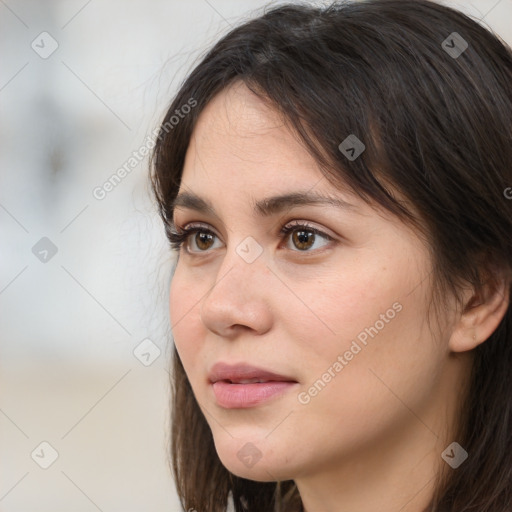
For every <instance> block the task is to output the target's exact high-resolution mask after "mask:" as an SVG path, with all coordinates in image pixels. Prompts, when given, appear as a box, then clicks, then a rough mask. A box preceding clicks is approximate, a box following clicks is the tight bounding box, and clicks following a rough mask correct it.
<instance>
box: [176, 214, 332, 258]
mask: <svg viewBox="0 0 512 512" xmlns="http://www.w3.org/2000/svg"><path fill="white" fill-rule="evenodd" d="M280 233H281V238H283V239H286V238H289V240H290V241H291V242H292V244H293V246H294V247H295V248H297V249H298V251H295V252H314V251H311V250H310V249H311V248H312V247H314V246H315V243H316V242H317V241H318V240H321V239H324V240H325V241H329V240H333V238H332V237H331V236H329V235H328V234H327V233H324V232H323V231H321V230H319V229H317V228H315V227H314V226H310V225H309V224H307V223H302V222H300V221H296V222H295V223H294V224H291V225H290V224H288V225H286V226H283V227H282V228H281V230H280ZM193 235H194V236H193ZM290 235H291V237H290ZM167 236H168V238H169V241H170V243H171V247H172V249H173V250H176V251H179V250H180V249H181V247H182V246H185V249H186V250H187V252H189V253H200V252H207V251H208V250H209V249H212V248H215V247H214V245H213V243H214V241H215V239H216V238H218V237H217V235H216V234H215V233H214V232H213V231H211V230H210V229H208V228H206V227H204V226H202V225H196V226H194V225H192V226H187V227H185V228H176V230H175V231H171V230H169V231H168V233H167ZM325 245H327V242H325V243H324V244H322V245H320V247H323V246H325ZM191 246H192V247H191ZM194 246H195V247H194ZM320 247H316V249H319V248H320ZM288 249H290V246H289V244H288ZM291 250H293V249H291Z"/></svg>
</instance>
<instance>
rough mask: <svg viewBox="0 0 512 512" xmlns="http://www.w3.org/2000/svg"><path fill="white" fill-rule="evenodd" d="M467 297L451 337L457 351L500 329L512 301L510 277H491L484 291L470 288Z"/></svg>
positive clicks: (466, 348)
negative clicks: (511, 299)
mask: <svg viewBox="0 0 512 512" xmlns="http://www.w3.org/2000/svg"><path fill="white" fill-rule="evenodd" d="M464 299H465V302H464V304H465V306H464V308H463V311H462V312H461V313H460V314H459V316H458V317H457V320H456V323H455V325H454V328H453V332H452V334H451V336H450V340H449V347H450V349H451V350H452V351H453V352H465V351H468V350H472V349H473V348H475V347H476V346H478V345H480V343H483V342H484V341H486V340H487V339H488V338H489V337H490V336H491V334H492V333H493V332H494V331H495V330H496V329H497V327H498V325H499V324H500V322H501V320H502V319H503V317H504V316H505V314H506V312H507V309H508V307H509V304H510V280H509V279H506V278H505V277H504V276H500V278H499V279H497V280H493V279H489V280H488V281H487V282H486V283H485V284H484V285H483V288H482V290H481V292H480V293H475V292H474V289H470V290H467V292H466V294H465V297H464Z"/></svg>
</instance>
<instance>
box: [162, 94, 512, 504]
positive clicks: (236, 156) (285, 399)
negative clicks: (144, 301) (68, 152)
mask: <svg viewBox="0 0 512 512" xmlns="http://www.w3.org/2000/svg"><path fill="white" fill-rule="evenodd" d="M309 190H312V191H314V192H317V193H321V194H329V195H330V196H334V197H337V198H342V199H344V200H346V201H348V202H350V203H352V204H353V205H355V206H356V207H357V210H354V211H351V210H342V209H337V208H336V207H335V206H331V205H324V206H300V207H296V208H293V209H292V210H290V209H289V210H286V211H284V212H281V213H277V214H275V215H272V216H270V217H268V218H262V217H260V216H258V215H256V214H255V212H254V211H253V208H252V201H255V200H259V199H262V198H265V197H268V196H270V195H277V194H281V193H288V192H292V191H309ZM182 191H188V192H194V193H195V194H197V195H200V196H201V197H203V198H205V199H208V200H209V201H210V202H211V203H212V205H213V206H214V208H215V211H216V212H217V215H218V217H219V219H217V218H215V217H212V216H211V215H209V214H205V213H200V212H197V211H194V210H191V209H188V208H183V207H180V208H176V210H175V212H174V222H175V224H176V225H177V226H179V227H180V228H183V227H186V226H187V224H190V223H194V224H197V223H200V224H201V225H202V226H203V227H205V228H208V229H210V230H211V231H213V232H214V234H215V235H216V236H215V237H214V239H213V241H212V242H211V243H210V244H209V245H208V244H206V245H205V244H204V243H203V245H201V244H200V243H198V241H197V239H196V238H195V235H194V234H193V235H191V236H190V238H189V244H188V245H189V249H190V250H191V251H192V254H190V253H188V252H187V251H186V246H184V247H183V248H182V249H181V252H180V254H179V260H178V263H177V267H176V270H175V273H174V277H173V280H172V283H171V289H170V316H171V324H172V326H173V337H174V341H175V345H176V348H177V350H178V353H179V356H180V358H181V361H182V363H183V365H184V368H185V371H186V373H187V376H188V378H189V380H190V383H191V385H192V389H193V391H194V394H195V396H196V398H197V400H198V403H199V404H200V407H201V409H202V411H203V413H204V415H205V418H206V420H207V421H208V424H209V426H210V428H211V430H212V433H213V438H214V442H215V447H216V450H217V453H218V455H219V457H220V459H221V461H222V463H223V464H224V465H225V466H226V468H227V469H228V470H229V471H231V472H232V473H234V474H236V475H238V476H241V477H243V478H247V479H252V480H257V481H276V480H289V479H293V480H294V481H295V482H296V484H297V486H298V488H299V491H300V494H301V497H302V500H303V503H304V506H305V510H306V511H307V512H349V511H350V512H370V511H372V512H373V511H375V510H379V511H381V512H388V511H389V512H396V511H398V510H400V511H401V512H413V511H414V512H418V511H420V510H422V507H424V506H426V505H427V503H428V501H429V500H430V498H431V495H432V492H433V489H434V481H435V480H434V477H435V476H436V475H437V474H438V473H439V471H440V470H441V469H442V468H444V467H446V463H445V462H444V461H443V460H442V458H441V453H442V452H443V450H444V449H445V448H446V447H447V446H448V445H449V444H450V443H451V442H452V441H456V439H454V438H453V437H452V434H451V431H453V426H454V424H455V423H454V422H455V418H456V417H457V408H458V407H459V406H460V402H459V400H460V395H461V392H462V391H461V390H462V387H461V386H462V383H463V382H464V381H465V380H467V375H468V371H469V368H470V363H471V354H470V352H469V351H470V350H471V349H472V348H474V346H476V345H477V344H478V343H481V342H483V341H484V340H485V339H487V338H488V337H489V336H490V334H491V333H492V332H493V331H494V330H495V328H496V327H497V325H498V324H499V322H500V320H501V318H502V317H503V314H504V313H505V311H506V308H507V305H508V296H507V295H506V293H505V292H506V288H505V287H503V288H502V289H501V291H500V292H497V293H495V294H493V293H489V294H488V296H485V297H483V298H480V299H479V297H475V296H474V294H473V292H472V290H471V289H469V288H468V290H467V292H466V295H465V299H466V301H467V302H468V303H472V305H473V307H471V308H468V309H467V311H466V310H464V311H459V310H458V309H457V308H456V307H455V302H453V303H449V305H448V307H446V308H443V312H444V317H443V318H439V319H438V321H433V322H431V325H430V328H429V325H428V323H427V307H428V299H429V298H430V294H431V292H432V276H431V269H432V264H431V261H430V259H429V254H428V251H427V248H426V247H425V245H424V242H423V241H422V240H420V238H419V237H418V236H417V234H415V233H414V232H413V231H411V230H410V229H409V228H408V227H406V226H405V225H404V224H402V223H401V222H400V221H398V220H397V219H396V218H394V217H391V216H390V215H388V214H386V213H385V212H383V211H380V210H378V209H376V208H375V207H371V206H370V205H368V204H366V203H365V202H364V201H362V200H361V199H360V198H358V197H357V196H355V195H353V194H351V193H350V191H349V190H348V189H346V190H340V189H336V188H334V187H333V186H332V185H331V184H329V183H328V182H327V181H326V179H325V178H323V175H322V173H321V172H320V170H319V168H318V166H317V164H316V162H315V160H314V159H313V158H312V157H311V156H310V155H309V154H308V153H307V151H306V150H305V149H304V148H303V147H302V145H301V144H300V143H299V142H298V140H297V138H296V137H294V135H293V134H292V132H290V131H289V129H288V128H287V127H286V126H285V125H284V124H283V121H282V120H281V119H280V117H279V116H278V114H277V113H276V112H275V111H273V110H271V109H269V108H268V107H267V106H265V104H264V103H263V102H262V101H261V100H260V99H258V98H257V97H256V96H254V95H253V94H252V93H251V92H250V91H249V90H248V89H247V88H246V87H245V86H243V85H242V84H235V85H234V86H231V87H230V88H228V89H226V90H224V91H223V92H222V93H220V94H219V95H218V96H216V97H215V98H214V99H213V100H212V101H211V102H210V103H209V105H208V106H207V107H206V109H205V110H204V111H203V112H202V114H201V116H200V118H199V121H198V124H197V126H196V128H195V130H194V134H193V137H192V139H191V142H190V145H189V148H188V152H187V155H186V161H185V166H184V172H183V178H182V183H181V187H180V192H182ZM295 220H297V221H303V222H307V223H308V224H310V225H313V226H314V227H316V228H318V229H320V230H321V231H323V232H325V233H327V234H328V235H330V236H331V237H332V238H333V240H332V241H330V240H328V239H325V238H323V237H321V236H319V235H317V236H316V239H315V241H314V244H313V243H311V244H309V245H312V247H309V246H308V248H307V250H306V251H301V250H300V248H297V246H296V245H294V243H293V233H292V235H288V236H286V237H285V238H281V236H282V235H280V234H279V229H280V228H281V227H282V226H283V225H287V224H290V221H295ZM299 231H300V229H299ZM248 236H251V237H253V238H254V239H255V240H256V241H257V242H258V244H259V245H260V246H261V248H262V249H263V252H262V254H261V255H259V257H258V258H256V259H255V261H253V262H252V263H247V262H246V261H245V260H244V259H242V257H241V256H240V255H239V254H238V253H237V252H236V248H237V246H238V245H239V244H240V243H241V242H242V241H243V240H244V239H245V238H246V237H248ZM201 251H202V252H201ZM396 303H399V304H400V305H401V310H400V312H397V313H396V315H394V318H393V319H391V320H389V321H388V322H386V323H385V326H384V327H383V328H382V329H381V330H379V332H378V334H377V335H375V336H374V337H373V338H371V337H368V341H367V345H366V346H364V345H362V344H361V343H359V345H360V346H361V347H362V349H361V350H360V351H359V352H358V353H357V355H354V356H353V358H352V359H351V360H350V361H348V362H347V361H346V362H347V364H346V366H344V367H343V369H342V370H341V371H339V372H338V373H335V374H336V376H335V377H334V378H332V379H331V381H330V382H328V383H327V384H326V385H325V387H324V388H323V389H322V390H321V391H320V392H319V393H317V395H316V396H313V397H310V398H311V399H310V401H309V402H308V403H307V404H304V403H301V402H300V401H299V400H298V395H299V393H307V392H308V389H310V387H311V386H312V385H313V384H314V383H315V381H318V379H320V378H322V375H323V374H325V372H326V371H327V369H328V368H329V367H331V368H332V366H333V363H334V362H335V361H337V360H338V359H337V358H338V356H340V355H342V356H343V354H344V353H345V352H346V351H347V350H349V349H350V346H351V343H352V342H353V340H356V337H357V335H358V334H360V333H361V332H362V331H364V329H365V328H369V327H370V326H375V325H376V321H377V320H379V319H380V318H382V317H381V316H380V315H382V314H386V311H387V310H389V309H390V308H392V305H393V304H396ZM450 304H451V305H450ZM474 335H475V337H473V336H474ZM218 361H225V362H229V363H243V362H245V363H249V364H253V365H255V366H259V367H263V368H266V369H269V370H271V371H275V372H276V373H280V374H284V375H287V376H292V377H293V378H294V379H295V380H296V381H297V382H298V384H297V385H296V386H295V388H294V389H293V391H289V392H287V393H285V394H284V395H282V396H279V397H276V398H273V399H271V400H270V401H268V402H265V403H263V404H261V405H259V406H257V407H252V408H248V409H225V408H222V407H220V406H219V405H217V403H216V401H215V397H214V394H213V392H212V389H211V386H209V384H208V379H207V374H208V371H209V370H210V368H211V367H212V365H213V364H214V363H215V362H218ZM302 396H304V395H302ZM246 443H252V444H253V445H255V446H256V447H257V449H258V450H259V452H260V453H261V459H260V460H259V461H258V462H257V463H256V464H254V465H253V466H252V467H248V466H247V465H245V464H244V463H243V462H242V461H241V460H240V459H239V458H238V457H237V452H238V451H239V450H240V449H241V448H242V447H243V446H244V445H245V444H246ZM448 469H449V470H450V471H452V469H451V468H448Z"/></svg>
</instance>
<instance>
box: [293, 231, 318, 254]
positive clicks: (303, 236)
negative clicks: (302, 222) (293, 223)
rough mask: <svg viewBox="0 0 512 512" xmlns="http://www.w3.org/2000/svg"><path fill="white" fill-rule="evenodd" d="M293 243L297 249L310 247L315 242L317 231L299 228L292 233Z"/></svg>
mask: <svg viewBox="0 0 512 512" xmlns="http://www.w3.org/2000/svg"><path fill="white" fill-rule="evenodd" d="M292 238H293V243H294V245H295V247H297V249H300V250H306V249H309V248H310V247H311V246H312V245H313V244H314V243H315V233H313V232H312V231H306V230H297V231H294V232H293V233H292Z"/></svg>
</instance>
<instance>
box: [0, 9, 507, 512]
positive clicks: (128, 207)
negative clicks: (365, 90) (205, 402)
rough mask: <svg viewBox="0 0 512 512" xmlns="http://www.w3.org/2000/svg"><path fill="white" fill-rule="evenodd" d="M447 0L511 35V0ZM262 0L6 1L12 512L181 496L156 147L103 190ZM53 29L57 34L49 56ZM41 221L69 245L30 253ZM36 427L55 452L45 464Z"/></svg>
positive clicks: (3, 251)
mask: <svg viewBox="0 0 512 512" xmlns="http://www.w3.org/2000/svg"><path fill="white" fill-rule="evenodd" d="M275 3H282V2H272V4H275ZM311 3H321V2H311ZM444 3H447V4H450V5H454V6H456V7H458V8H459V9H461V10H463V11H465V12H467V13H469V14H471V15H473V16H474V17H476V18H479V19H481V20H482V23H483V24H485V25H486V26H490V27H492V29H493V30H494V31H495V32H497V33H498V34H499V35H500V36H501V37H502V38H503V39H504V40H506V41H507V42H508V43H509V44H512V23H511V22H512V0H489V1H486V0H482V1H474V2H458V3H455V2H444ZM265 5H271V4H270V3H269V2H264V1H261V0H243V1H237V2H236V1H228V0H210V1H206V0H190V1H178V0H168V1H152V2H148V1H142V0H135V1H120V0H107V1H105V0H104V1H101V2H100V1H99V0H89V1H87V0H66V1H64V0H60V1H59V0H46V1H42V0H39V1H36V0H34V1H28V0H27V1H24V0H0V55H1V66H0V228H1V235H2V236H1V244H0V261H1V265H0V335H1V343H0V461H1V463H0V511H1V512H22V511H23V512H36V511H37V512H58V511H69V510H73V511H74V512H93V511H96V510H101V511H103V512H117V511H119V512H121V511H122V512H132V511H133V512H140V511H142V510H143V511H145V512H157V511H166V512H173V511H176V512H177V511H178V510H180V508H179V506H178V501H177V498H176V495H175V492H174V484H173V482H172V479H171V475H170V472H169V470H168V468H167V463H166V456H167V453H166V442H167V438H166V435H167V434H166V432H167V430H168V420H167V418H168V413H169V411H168V406H167V396H168V392H169V390H168V383H167V381H168V360H169V354H170V352H171V347H172V345H171V341H170V339H169V325H168V324H169V322H168V312H167V293H168V285H169V275H170V268H171V264H172V259H171V254H170V253H169V251H167V249H166V242H165V239H164V235H163V230H162V228H161V226H160V221H159V219H158V218H157V216H156V210H155V208H154V205H153V203H152V200H151V199H150V197H149V194H148V191H149V189H148V184H147V158H145V159H144V160H143V161H142V162H141V163H139V164H138V165H137V166H135V167H134V168H133V170H131V172H130V173H129V174H128V175H127V176H126V177H125V178H124V179H123V181H122V182H121V183H119V184H118V185H117V186H116V187H115V188H114V189H113V190H112V191H111V192H109V193H108V194H107V195H106V197H105V198H104V199H102V200H98V199H96V198H95V197H94V195H93V190H94V189H95V188H96V187H98V186H101V185H102V184H103V183H104V182H105V181H106V180H108V179H109V177H110V176H111V175H112V174H113V173H115V172H116V170H117V169H118V168H119V167H121V166H122V165H123V164H125V163H126V162H127V160H128V159H129V158H130V157H131V156H132V153H133V152H134V151H137V150H138V149H139V148H140V147H141V146H143V145H144V144H145V141H146V140H147V139H146V138H147V137H148V136H150V135H151V132H152V131H153V130H154V129H155V128H156V127H157V126H158V122H159V120H160V119H161V118H162V116H163V115H164V113H165V110H166V106H167V105H168V103H169V101H170V99H171V96H172V95H173V93H174V92H175V91H176V90H177V87H178V86H179V84H180V82H181V80H182V79H183V78H184V77H185V76H186V73H187V71H189V70H190V69H191V68H192V66H193V64H194V62H195V61H196V59H197V58H198V57H199V55H200V54H201V53H202V52H203V51H204V50H205V49H206V48H207V47H209V46H210V45H211V44H212V43H213V42H214V41H216V40H217V39H218V38H219V37H220V36H221V35H222V34H224V33H225V32H226V31H227V30H229V29H230V28H231V26H232V25H236V24H237V23H238V22H240V21H242V20H244V19H247V18H248V17H250V16H252V15H256V14H258V13H260V12H261V11H262V9H263V7H264V6H265ZM42 32H48V33H49V34H50V35H51V37H52V38H53V39H54V40H55V43H53V44H58V47H57V49H56V50H55V52H54V53H52V54H51V55H50V56H48V57H47V58H42V56H41V55H40V54H41V53H42V54H43V56H45V55H44V52H47V51H49V49H51V46H50V45H51V44H52V41H51V40H50V39H49V38H48V36H41V35H40V34H41V33H42ZM447 35H448V34H447ZM41 39H43V41H42V42H41ZM33 42H34V43H33ZM32 44H34V45H37V46H36V48H38V51H39V54H38V53H37V52H36V51H35V50H34V49H33V48H32V46H31V45H32ZM43 237H47V238H49V239H50V240H51V241H52V243H53V244H54V245H55V246H56V247H57V250H58V252H57V253H56V254H55V255H54V256H53V257H51V258H50V257H49V256H50V254H48V256H46V255H45V253H42V254H39V256H40V257H42V258H43V259H44V258H45V257H46V258H47V260H48V261H46V262H42V261H40V260H39V259H38V258H37V257H36V255H34V254H33V252H32V248H33V247H34V245H35V244H36V243H37V242H38V241H39V240H40V239H41V238H43ZM36 252H37V251H36ZM148 338H149V339H150V340H151V342H147V341H146V342H145V343H146V344H149V345H144V346H143V347H142V348H141V351H142V352H144V353H148V349H147V347H148V346H149V347H153V348H152V349H150V350H149V352H150V353H151V357H150V356H144V357H145V358H146V362H149V361H147V359H148V358H151V359H152V358H154V357H155V356H156V355H158V352H157V350H159V351H160V355H159V357H156V359H155V360H154V361H153V362H152V363H151V364H150V365H148V366H145V365H144V364H143V363H142V362H141V361H140V360H139V359H137V358H136V357H135V355H134V352H133V351H134V349H136V347H137V346H138V345H139V344H140V343H141V342H142V341H143V340H145V339H148ZM151 344H153V345H151ZM155 347H158V349H156V348H155ZM43 441H45V442H47V443H49V444H50V445H51V446H52V447H53V449H55V450H56V451H57V452H58V458H57V459H56V460H55V462H54V463H53V464H52V465H51V466H49V467H48V468H47V469H43V468H42V467H40V464H43V465H44V463H45V461H46V462H49V461H50V457H51V451H50V450H49V449H48V448H47V447H45V445H43V446H42V447H41V446H40V443H41V442H43ZM34 450H35V451H34ZM31 454H33V455H31ZM200 456H201V455H200V454H198V457H200Z"/></svg>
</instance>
